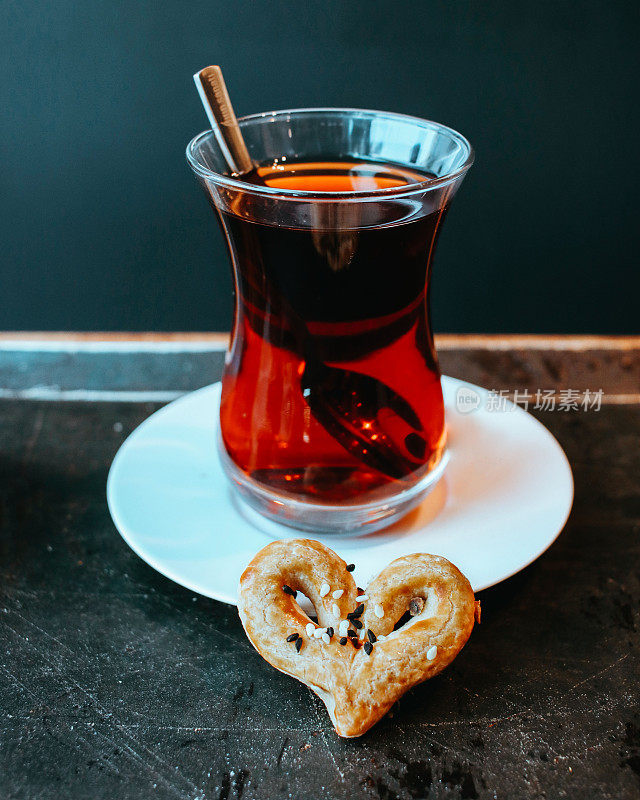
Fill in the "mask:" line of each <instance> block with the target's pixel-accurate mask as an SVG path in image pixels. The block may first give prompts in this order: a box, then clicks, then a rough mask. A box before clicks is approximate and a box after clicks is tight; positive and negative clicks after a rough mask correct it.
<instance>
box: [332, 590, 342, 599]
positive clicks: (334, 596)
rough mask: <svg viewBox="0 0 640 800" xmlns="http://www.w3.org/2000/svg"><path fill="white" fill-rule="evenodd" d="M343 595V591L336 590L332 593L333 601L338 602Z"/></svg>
mask: <svg viewBox="0 0 640 800" xmlns="http://www.w3.org/2000/svg"><path fill="white" fill-rule="evenodd" d="M343 594H344V589H336V590H335V592H334V593H333V599H334V600H338V599H339V598H340V597H342V595H343Z"/></svg>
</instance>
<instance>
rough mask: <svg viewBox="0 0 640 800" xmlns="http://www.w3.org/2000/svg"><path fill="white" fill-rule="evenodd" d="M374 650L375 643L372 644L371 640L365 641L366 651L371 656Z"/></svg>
mask: <svg viewBox="0 0 640 800" xmlns="http://www.w3.org/2000/svg"><path fill="white" fill-rule="evenodd" d="M372 650H373V645H372V644H371V642H365V643H364V652H365V653H366V654H367V655H368V656H370V655H371V651H372Z"/></svg>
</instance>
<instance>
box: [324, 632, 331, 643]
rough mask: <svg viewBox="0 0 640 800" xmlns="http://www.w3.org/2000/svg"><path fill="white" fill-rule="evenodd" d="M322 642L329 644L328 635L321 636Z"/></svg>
mask: <svg viewBox="0 0 640 800" xmlns="http://www.w3.org/2000/svg"><path fill="white" fill-rule="evenodd" d="M322 641H323V642H324V643H325V644H329V643H330V642H331V639H330V638H329V634H328V633H323V634H322Z"/></svg>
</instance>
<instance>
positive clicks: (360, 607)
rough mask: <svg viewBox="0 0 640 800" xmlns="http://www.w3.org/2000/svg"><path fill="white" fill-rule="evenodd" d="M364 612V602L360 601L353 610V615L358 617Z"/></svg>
mask: <svg viewBox="0 0 640 800" xmlns="http://www.w3.org/2000/svg"><path fill="white" fill-rule="evenodd" d="M363 613H364V603H360V605H359V606H358V607H357V608H356V610H355V611H354V612H353V616H354V617H359V616H361V615H362V614H363Z"/></svg>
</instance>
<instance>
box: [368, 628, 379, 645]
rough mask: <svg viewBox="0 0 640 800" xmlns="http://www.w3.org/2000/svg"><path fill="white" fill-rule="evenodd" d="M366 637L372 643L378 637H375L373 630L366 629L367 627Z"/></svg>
mask: <svg viewBox="0 0 640 800" xmlns="http://www.w3.org/2000/svg"><path fill="white" fill-rule="evenodd" d="M367 637H368V638H369V641H370V642H371V644H373V643H374V642H377V641H378V637H377V636H376V635H375V633H374V632H373V631H372V630H371V628H368V629H367Z"/></svg>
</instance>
